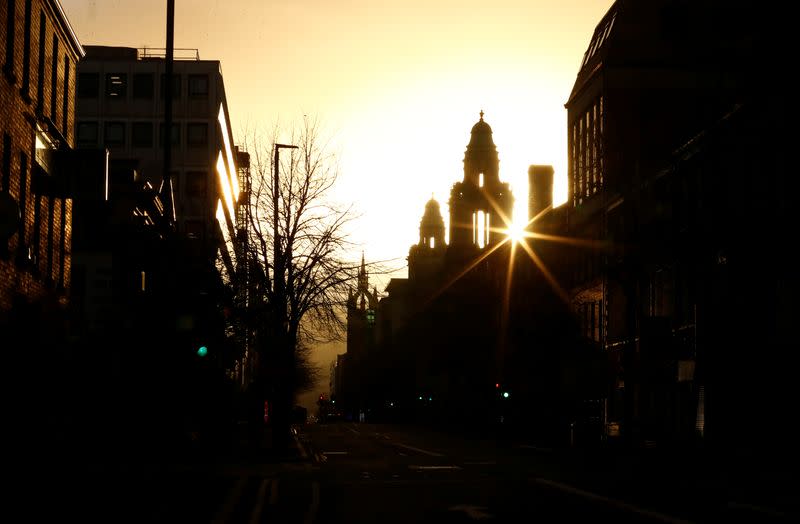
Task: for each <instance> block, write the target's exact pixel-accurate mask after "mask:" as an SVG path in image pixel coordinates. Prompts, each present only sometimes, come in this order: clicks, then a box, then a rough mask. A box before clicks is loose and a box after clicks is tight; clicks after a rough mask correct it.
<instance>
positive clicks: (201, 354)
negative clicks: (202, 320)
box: [197, 346, 208, 357]
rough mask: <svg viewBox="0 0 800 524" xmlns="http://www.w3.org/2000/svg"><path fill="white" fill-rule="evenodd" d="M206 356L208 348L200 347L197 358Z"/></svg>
mask: <svg viewBox="0 0 800 524" xmlns="http://www.w3.org/2000/svg"><path fill="white" fill-rule="evenodd" d="M206 355H208V348H207V347H205V346H200V349H198V350H197V356H198V357H204V356H206Z"/></svg>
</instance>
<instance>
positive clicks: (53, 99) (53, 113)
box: [50, 35, 58, 122]
mask: <svg viewBox="0 0 800 524" xmlns="http://www.w3.org/2000/svg"><path fill="white" fill-rule="evenodd" d="M50 119H51V120H52V121H53V122H55V121H56V120H58V36H56V35H53V69H52V74H51V76H50Z"/></svg>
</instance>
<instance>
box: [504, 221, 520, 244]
mask: <svg viewBox="0 0 800 524" xmlns="http://www.w3.org/2000/svg"><path fill="white" fill-rule="evenodd" d="M505 234H506V235H507V236H508V239H509V240H510V241H511V242H513V243H515V244H516V243H519V242H520V241H522V239H523V238H525V224H520V223H518V222H511V224H509V226H508V227H507V228H506V230H505Z"/></svg>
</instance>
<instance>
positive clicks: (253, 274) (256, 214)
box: [244, 118, 359, 448]
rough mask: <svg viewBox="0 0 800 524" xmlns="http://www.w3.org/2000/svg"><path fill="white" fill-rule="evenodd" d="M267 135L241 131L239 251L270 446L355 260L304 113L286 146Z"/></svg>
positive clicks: (282, 438) (329, 164) (332, 332)
mask: <svg viewBox="0 0 800 524" xmlns="http://www.w3.org/2000/svg"><path fill="white" fill-rule="evenodd" d="M277 136H278V128H277V126H276V127H275V128H273V132H272V136H271V137H270V138H269V139H266V140H265V139H263V138H262V137H260V136H259V135H257V134H256V133H252V132H250V133H246V139H245V144H244V147H245V149H246V150H248V151H249V153H250V169H251V176H252V187H251V194H250V209H249V212H248V221H249V224H248V226H249V227H248V230H249V238H248V242H247V246H248V247H247V250H248V259H249V260H250V261H251V265H252V266H254V267H255V268H257V270H255V271H250V276H249V278H250V286H251V289H254V290H257V291H256V294H257V295H258V296H256V297H254V298H255V300H254V301H252V302H251V307H250V311H249V312H248V313H249V319H250V325H251V326H252V328H253V330H254V332H255V348H254V349H255V352H256V355H257V366H256V377H255V384H256V385H255V387H256V388H257V391H259V394H261V395H263V397H264V399H265V400H268V401H270V404H271V406H272V409H271V411H272V415H271V418H272V426H273V439H274V445H275V446H276V447H278V448H282V447H285V446H286V445H288V439H289V423H290V416H291V408H292V404H293V401H294V395H295V394H296V393H297V392H298V391H299V390H301V389H306V388H308V387H312V386H313V379H314V369H313V366H312V365H311V364H310V360H309V349H308V348H310V347H312V346H313V345H314V344H316V343H319V342H324V341H328V340H333V339H336V338H339V337H340V336H341V333H342V332H343V330H342V328H343V327H344V325H343V322H344V319H343V316H344V315H343V307H344V305H345V303H346V300H347V296H348V291H349V288H350V285H351V283H352V282H353V280H354V278H355V277H356V275H357V271H358V268H359V266H358V264H356V263H354V262H352V261H350V260H348V255H350V254H351V253H352V252H353V248H354V247H355V246H353V245H352V243H351V242H350V241H349V240H348V234H347V225H348V223H349V222H351V221H352V220H353V219H354V218H355V215H354V213H353V211H352V206H350V207H346V206H345V207H342V206H338V205H336V204H335V203H334V202H333V201H332V200H331V195H330V193H331V190H332V188H333V187H334V184H335V182H336V178H337V174H338V164H337V161H336V158H335V155H333V154H332V153H330V152H329V151H328V144H326V143H325V142H323V141H322V140H321V138H320V124H319V122H318V120H316V119H309V118H304V119H303V122H302V124H300V125H299V126H296V127H294V128H293V129H292V130H291V131H290V132H289V133H288V136H289V140H288V141H289V145H291V146H296V149H294V148H291V149H290V148H288V147H286V146H283V145H279V144H278V143H277ZM279 146H280V147H281V150H280V151H279V149H278V147H279ZM280 153H282V154H280ZM276 157H277V158H278V159H279V161H278V162H277V163H276ZM276 176H277V180H276Z"/></svg>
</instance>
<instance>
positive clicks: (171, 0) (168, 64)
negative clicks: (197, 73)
mask: <svg viewBox="0 0 800 524" xmlns="http://www.w3.org/2000/svg"><path fill="white" fill-rule="evenodd" d="M174 47H175V0H167V49H166V58H165V60H164V73H165V74H164V76H165V82H164V133H163V136H162V139H163V140H164V175H163V178H162V180H161V199H162V201H163V203H164V215H165V218H166V220H165V224H166V229H167V230H169V229H171V227H172V225H173V224H174V222H175V205H174V204H175V203H174V201H173V195H172V178H171V175H170V168H171V166H170V164H171V163H172V87H173V84H172V62H173V60H174Z"/></svg>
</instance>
